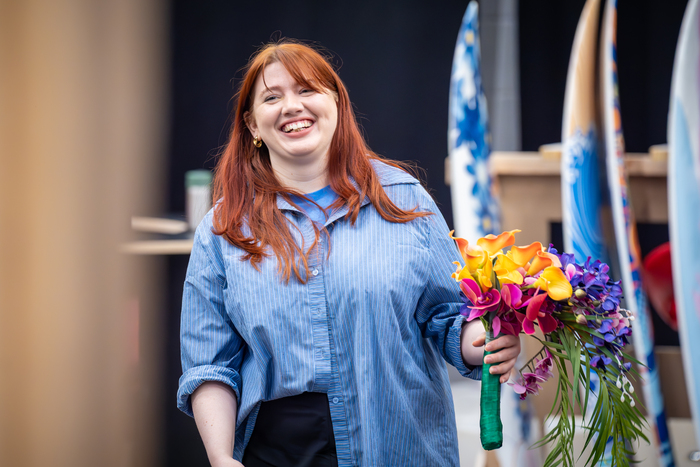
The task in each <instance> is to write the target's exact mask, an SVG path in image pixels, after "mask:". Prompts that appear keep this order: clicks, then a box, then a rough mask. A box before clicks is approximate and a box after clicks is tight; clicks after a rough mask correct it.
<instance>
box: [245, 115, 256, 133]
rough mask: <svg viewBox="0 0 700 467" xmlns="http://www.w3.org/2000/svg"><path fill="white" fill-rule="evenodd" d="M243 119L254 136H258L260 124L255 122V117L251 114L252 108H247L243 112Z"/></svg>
mask: <svg viewBox="0 0 700 467" xmlns="http://www.w3.org/2000/svg"><path fill="white" fill-rule="evenodd" d="M243 120H244V121H245V125H246V126H247V127H248V130H250V132H251V133H252V134H253V136H258V125H256V124H255V119H254V118H253V116H252V115H251V113H250V110H246V111H245V112H244V113H243Z"/></svg>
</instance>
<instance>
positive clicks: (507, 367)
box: [484, 335, 520, 383]
mask: <svg viewBox="0 0 700 467" xmlns="http://www.w3.org/2000/svg"><path fill="white" fill-rule="evenodd" d="M485 349H486V350H488V351H490V352H493V353H492V354H490V355H487V356H486V357H484V363H490V364H496V363H498V365H493V366H491V368H490V369H489V372H490V373H491V374H493V375H502V376H501V383H504V382H506V381H508V378H509V376H510V372H511V370H512V369H513V367H515V361H516V359H517V358H518V355H519V354H520V338H519V337H518V336H510V335H507V336H501V337H499V338H498V339H495V340H493V341H491V342H489V343H488V344H487V345H486V347H485Z"/></svg>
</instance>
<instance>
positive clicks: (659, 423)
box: [600, 0, 674, 467]
mask: <svg viewBox="0 0 700 467" xmlns="http://www.w3.org/2000/svg"><path fill="white" fill-rule="evenodd" d="M602 28H603V31H602V39H601V54H600V72H601V84H602V85H601V87H600V88H601V90H602V93H601V98H602V102H601V109H602V113H603V141H604V143H605V144H604V151H605V161H606V168H607V179H608V188H609V191H610V204H611V206H612V214H613V226H614V230H615V240H616V244H617V254H618V259H619V268H620V276H621V279H622V289H623V292H624V296H625V302H624V304H625V306H626V307H627V309H629V310H630V311H631V312H632V313H633V315H634V316H635V317H636V320H635V321H634V324H633V326H632V329H633V332H632V338H633V341H634V350H635V353H636V357H637V359H638V360H639V361H640V362H643V363H644V364H645V365H646V368H645V367H640V368H639V372H640V375H641V378H640V379H641V382H642V387H643V391H644V399H645V402H646V408H647V411H648V413H649V416H648V421H649V425H650V427H649V428H650V430H651V432H652V433H653V434H654V437H653V438H652V439H651V440H650V441H652V444H653V449H654V452H655V453H656V455H657V458H658V462H659V464H658V465H659V466H660V467H670V466H673V465H674V460H673V453H672V451H671V442H670V439H669V434H668V428H667V426H666V413H665V411H664V405H663V398H662V396H661V386H660V383H659V373H658V370H657V368H656V362H655V359H654V329H653V326H652V321H651V311H650V310H649V307H648V301H647V296H646V294H645V293H644V290H643V289H642V278H641V260H642V258H641V253H640V251H641V250H640V248H639V239H638V237H637V227H636V223H635V219H634V212H633V211H632V206H631V199H630V195H629V184H628V180H627V172H626V170H625V158H624V154H625V142H624V136H623V133H622V119H621V117H620V100H619V93H618V79H617V0H607V1H606V6H605V11H604V16H603V26H602Z"/></svg>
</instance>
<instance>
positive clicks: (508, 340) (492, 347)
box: [484, 334, 520, 352]
mask: <svg viewBox="0 0 700 467" xmlns="http://www.w3.org/2000/svg"><path fill="white" fill-rule="evenodd" d="M516 346H517V347H518V349H520V338H519V337H518V336H511V335H509V334H507V335H505V336H501V337H499V338H498V339H494V340H492V341H491V342H489V343H488V344H486V347H485V348H484V350H487V351H489V352H494V351H496V350H498V349H504V348H507V347H516Z"/></svg>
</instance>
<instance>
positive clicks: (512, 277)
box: [493, 255, 523, 285]
mask: <svg viewBox="0 0 700 467" xmlns="http://www.w3.org/2000/svg"><path fill="white" fill-rule="evenodd" d="M520 267H521V266H520V265H519V264H518V263H516V262H515V261H513V259H512V258H510V257H508V256H506V255H500V256H499V257H498V259H496V264H495V265H494V267H493V270H494V271H495V272H496V277H498V280H499V281H500V282H501V284H518V285H520V284H522V283H523V275H522V274H521V273H520V272H519V271H518V269H519V268H520Z"/></svg>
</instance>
